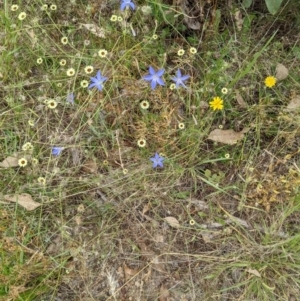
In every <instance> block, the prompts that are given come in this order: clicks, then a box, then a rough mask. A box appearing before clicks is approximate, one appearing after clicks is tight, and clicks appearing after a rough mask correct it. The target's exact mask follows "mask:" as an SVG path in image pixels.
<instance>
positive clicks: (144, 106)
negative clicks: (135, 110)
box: [140, 100, 150, 110]
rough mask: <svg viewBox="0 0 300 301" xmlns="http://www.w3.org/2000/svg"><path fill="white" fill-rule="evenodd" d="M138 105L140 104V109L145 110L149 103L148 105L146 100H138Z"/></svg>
mask: <svg viewBox="0 0 300 301" xmlns="http://www.w3.org/2000/svg"><path fill="white" fill-rule="evenodd" d="M140 106H141V108H142V109H144V110H147V109H148V108H149V106H150V105H149V102H148V101H147V100H142V101H141V102H140Z"/></svg>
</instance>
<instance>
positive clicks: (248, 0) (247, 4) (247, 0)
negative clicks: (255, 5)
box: [243, 0, 252, 8]
mask: <svg viewBox="0 0 300 301" xmlns="http://www.w3.org/2000/svg"><path fill="white" fill-rule="evenodd" d="M251 4H252V0H244V1H243V6H244V7H245V8H249V7H250V5H251Z"/></svg>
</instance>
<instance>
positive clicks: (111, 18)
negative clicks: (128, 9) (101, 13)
mask: <svg viewBox="0 0 300 301" xmlns="http://www.w3.org/2000/svg"><path fill="white" fill-rule="evenodd" d="M117 20H118V16H116V15H112V16H111V17H110V21H112V22H116V21H117Z"/></svg>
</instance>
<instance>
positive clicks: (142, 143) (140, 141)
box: [137, 139, 146, 147]
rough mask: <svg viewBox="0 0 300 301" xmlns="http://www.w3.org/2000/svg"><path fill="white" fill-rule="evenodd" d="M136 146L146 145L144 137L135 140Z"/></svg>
mask: <svg viewBox="0 0 300 301" xmlns="http://www.w3.org/2000/svg"><path fill="white" fill-rule="evenodd" d="M137 145H138V147H145V146H146V140H145V139H139V140H138V141H137Z"/></svg>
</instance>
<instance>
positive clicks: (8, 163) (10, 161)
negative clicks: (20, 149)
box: [0, 155, 19, 168]
mask: <svg viewBox="0 0 300 301" xmlns="http://www.w3.org/2000/svg"><path fill="white" fill-rule="evenodd" d="M18 160H19V158H18V157H17V156H15V155H14V156H8V157H7V158H6V159H4V160H3V161H2V162H1V163H0V166H1V167H4V168H9V167H16V166H19V163H18Z"/></svg>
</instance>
